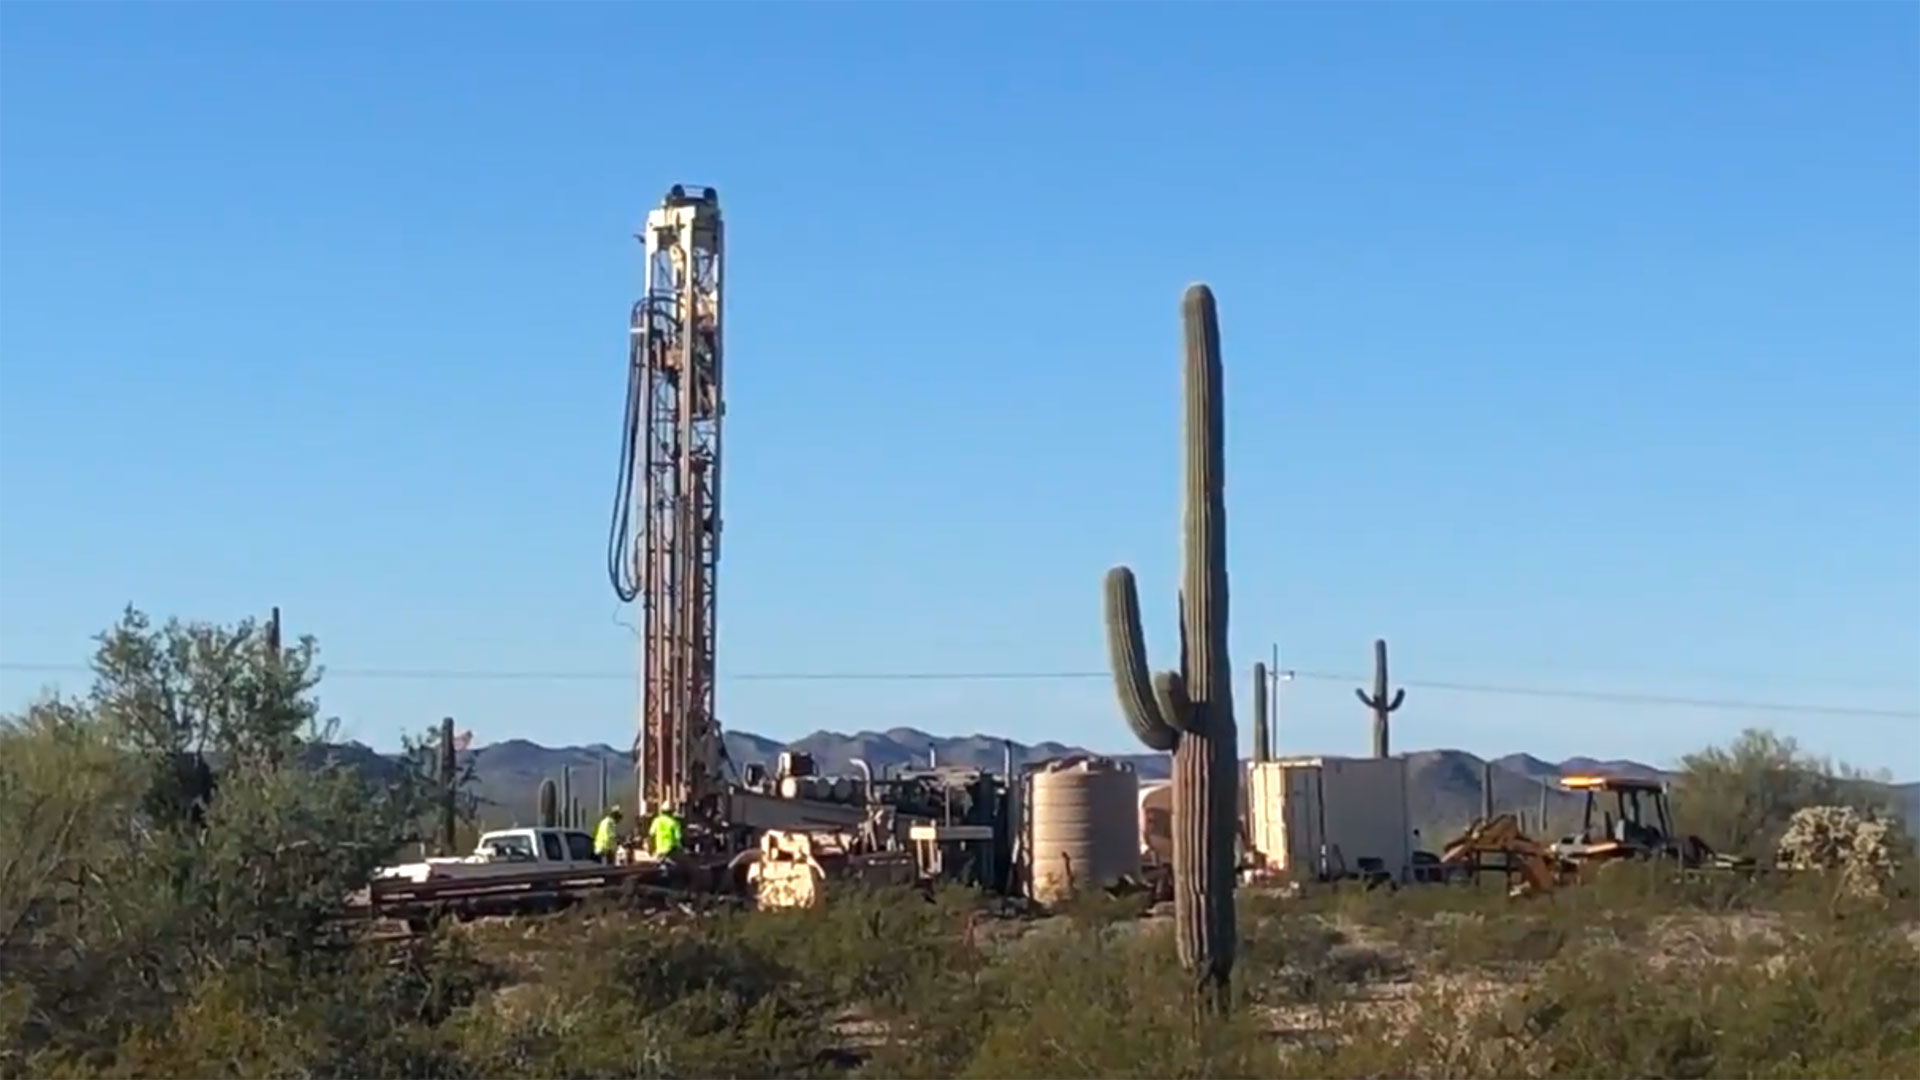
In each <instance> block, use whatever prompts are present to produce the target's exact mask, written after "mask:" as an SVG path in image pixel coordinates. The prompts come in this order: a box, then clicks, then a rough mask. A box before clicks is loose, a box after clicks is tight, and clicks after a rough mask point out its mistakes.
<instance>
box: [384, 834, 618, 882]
mask: <svg viewBox="0 0 1920 1080" xmlns="http://www.w3.org/2000/svg"><path fill="white" fill-rule="evenodd" d="M599 862H600V860H599V859H597V858H595V857H594V854H593V837H592V835H591V834H589V833H587V832H585V831H584V830H581V829H559V828H545V827H536V828H520V829H495V830H493V831H492V832H487V833H482V834H481V835H480V842H479V843H477V844H475V845H474V848H473V854H471V855H460V856H454V857H452V858H433V859H426V860H424V861H422V862H416V863H406V864H403V865H400V866H388V867H383V868H381V869H380V870H379V871H378V872H377V873H375V875H374V878H375V880H381V879H392V878H404V879H406V880H408V881H414V882H423V881H439V880H452V879H469V878H487V877H495V876H501V875H508V874H518V873H521V872H523V871H527V870H545V869H565V868H568V867H588V866H596V865H598V864H599Z"/></svg>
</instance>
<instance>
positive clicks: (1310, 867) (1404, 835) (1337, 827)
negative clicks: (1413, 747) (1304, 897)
mask: <svg viewBox="0 0 1920 1080" xmlns="http://www.w3.org/2000/svg"><path fill="white" fill-rule="evenodd" d="M1247 820H1248V825H1249V828H1248V832H1249V833H1250V834H1251V835H1250V836H1249V840H1250V841H1251V843H1252V846H1253V848H1254V851H1255V852H1256V856H1255V857H1256V858H1257V859H1258V860H1259V862H1260V863H1261V864H1262V866H1263V868H1264V869H1265V870H1267V871H1268V872H1271V873H1276V874H1283V875H1285V876H1287V877H1290V878H1293V879H1294V880H1318V881H1324V880H1331V879H1336V878H1343V877H1365V878H1375V879H1378V878H1379V877H1382V876H1384V877H1385V878H1387V879H1390V880H1392V881H1396V882H1405V881H1408V880H1410V879H1411V876H1412V865H1413V851H1414V844H1413V823H1412V820H1411V815H1410V814H1409V812H1408V807H1407V761H1406V759H1405V758H1402V757H1386V758H1354V757H1296V758H1282V759H1280V760H1277V761H1268V762H1256V763H1254V764H1253V765H1252V766H1251V767H1250V768H1249V769H1248V776H1247Z"/></svg>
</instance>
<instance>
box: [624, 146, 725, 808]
mask: <svg viewBox="0 0 1920 1080" xmlns="http://www.w3.org/2000/svg"><path fill="white" fill-rule="evenodd" d="M639 239H640V241H641V243H642V244H643V245H644V247H645V249H646V286H645V293H644V294H643V295H642V296H641V298H640V300H639V301H638V302H637V303H635V304H634V305H633V313H632V322H631V330H630V332H629V343H628V369H627V409H626V427H625V434H624V437H623V440H622V447H621V463H620V481H619V485H620V486H619V489H618V491H617V493H616V496H615V501H614V517H613V526H612V531H611V534H610V536H609V540H608V553H607V560H608V573H609V575H610V576H611V578H612V580H613V587H614V592H615V593H616V594H617V595H618V596H619V597H620V599H621V600H622V601H623V602H626V601H632V600H635V599H636V598H637V599H638V600H639V601H640V608H641V619H640V624H639V625H640V637H641V647H640V673H641V675H640V730H639V734H638V737H637V738H636V739H635V740H634V746H633V752H634V769H635V774H636V776H637V778H638V780H639V803H640V813H641V814H643V815H646V814H652V813H653V812H654V811H656V810H658V809H659V808H660V807H662V806H672V807H674V808H675V809H676V810H678V811H679V812H680V813H682V814H687V813H693V814H699V813H701V812H702V811H703V810H704V809H705V805H704V804H706V803H707V802H708V800H709V799H710V797H712V796H714V795H715V794H717V793H718V790H719V787H718V781H719V779H720V767H721V760H722V753H723V752H722V748H721V741H720V725H719V723H718V721H717V719H716V717H715V714H714V639H715V629H716V623H715V606H714V587H715V584H716V582H717V571H718V569H719V565H720V421H721V417H722V416H723V415H724V413H725V411H726V406H725V399H724V398H723V396H722V394H721V357H722V355H723V346H722V340H721V322H722V321H721V280H722V267H723V264H724V261H725V258H724V252H725V240H724V230H723V228H722V225H721V220H720V199H719V195H718V193H717V192H715V191H714V189H712V188H697V187H696V188H689V187H685V186H682V185H679V184H676V185H674V186H673V188H672V189H671V190H670V191H668V192H667V195H666V197H665V198H664V199H662V200H661V202H660V206H659V207H658V208H656V209H655V210H654V211H653V212H652V213H650V214H648V215H647V224H646V231H645V232H644V233H643V234H642V235H641V236H640V238H639ZM636 517H637V518H638V520H637V521H636V520H635V519H636Z"/></svg>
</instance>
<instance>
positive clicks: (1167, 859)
mask: <svg viewBox="0 0 1920 1080" xmlns="http://www.w3.org/2000/svg"><path fill="white" fill-rule="evenodd" d="M1140 859H1141V861H1142V862H1146V863H1154V864H1159V865H1163V866H1171V865H1172V864H1173V781H1171V780H1150V781H1148V782H1146V783H1144V784H1141V785H1140Z"/></svg>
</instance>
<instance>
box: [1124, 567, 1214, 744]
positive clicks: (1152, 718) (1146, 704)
mask: <svg viewBox="0 0 1920 1080" xmlns="http://www.w3.org/2000/svg"><path fill="white" fill-rule="evenodd" d="M1106 598H1107V656H1108V660H1109V662H1110V665H1111V666H1112V668H1113V685H1114V690H1115V691H1116V692H1117V693H1118V694H1119V696H1120V711H1121V713H1122V715H1124V716H1125V717H1126V719H1127V726H1128V727H1130V728H1132V729H1133V733H1134V735H1136V736H1138V737H1139V739H1140V741H1141V742H1142V743H1145V744H1146V747H1147V749H1149V750H1157V751H1160V752H1161V753H1167V752H1170V751H1172V750H1173V748H1174V747H1175V746H1177V745H1179V742H1180V733H1181V732H1182V731H1185V730H1188V729H1189V728H1190V727H1191V725H1192V723H1193V716H1192V713H1193V709H1192V706H1191V704H1190V703H1189V702H1188V701H1187V694H1186V687H1185V685H1184V684H1183V683H1182V681H1181V678H1180V674H1179V673H1178V672H1174V671H1162V672H1159V673H1158V674H1153V673H1150V672H1149V670H1148V666H1147V642H1146V635H1145V633H1144V632H1143V631H1142V630H1141V629H1140V594H1139V591H1138V589H1137V587H1136V586H1135V584H1134V578H1133V571H1132V570H1130V569H1128V568H1127V567H1124V566H1116V567H1114V568H1113V569H1111V570H1109V571H1107V588H1106ZM1183 651H1184V650H1183Z"/></svg>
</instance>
